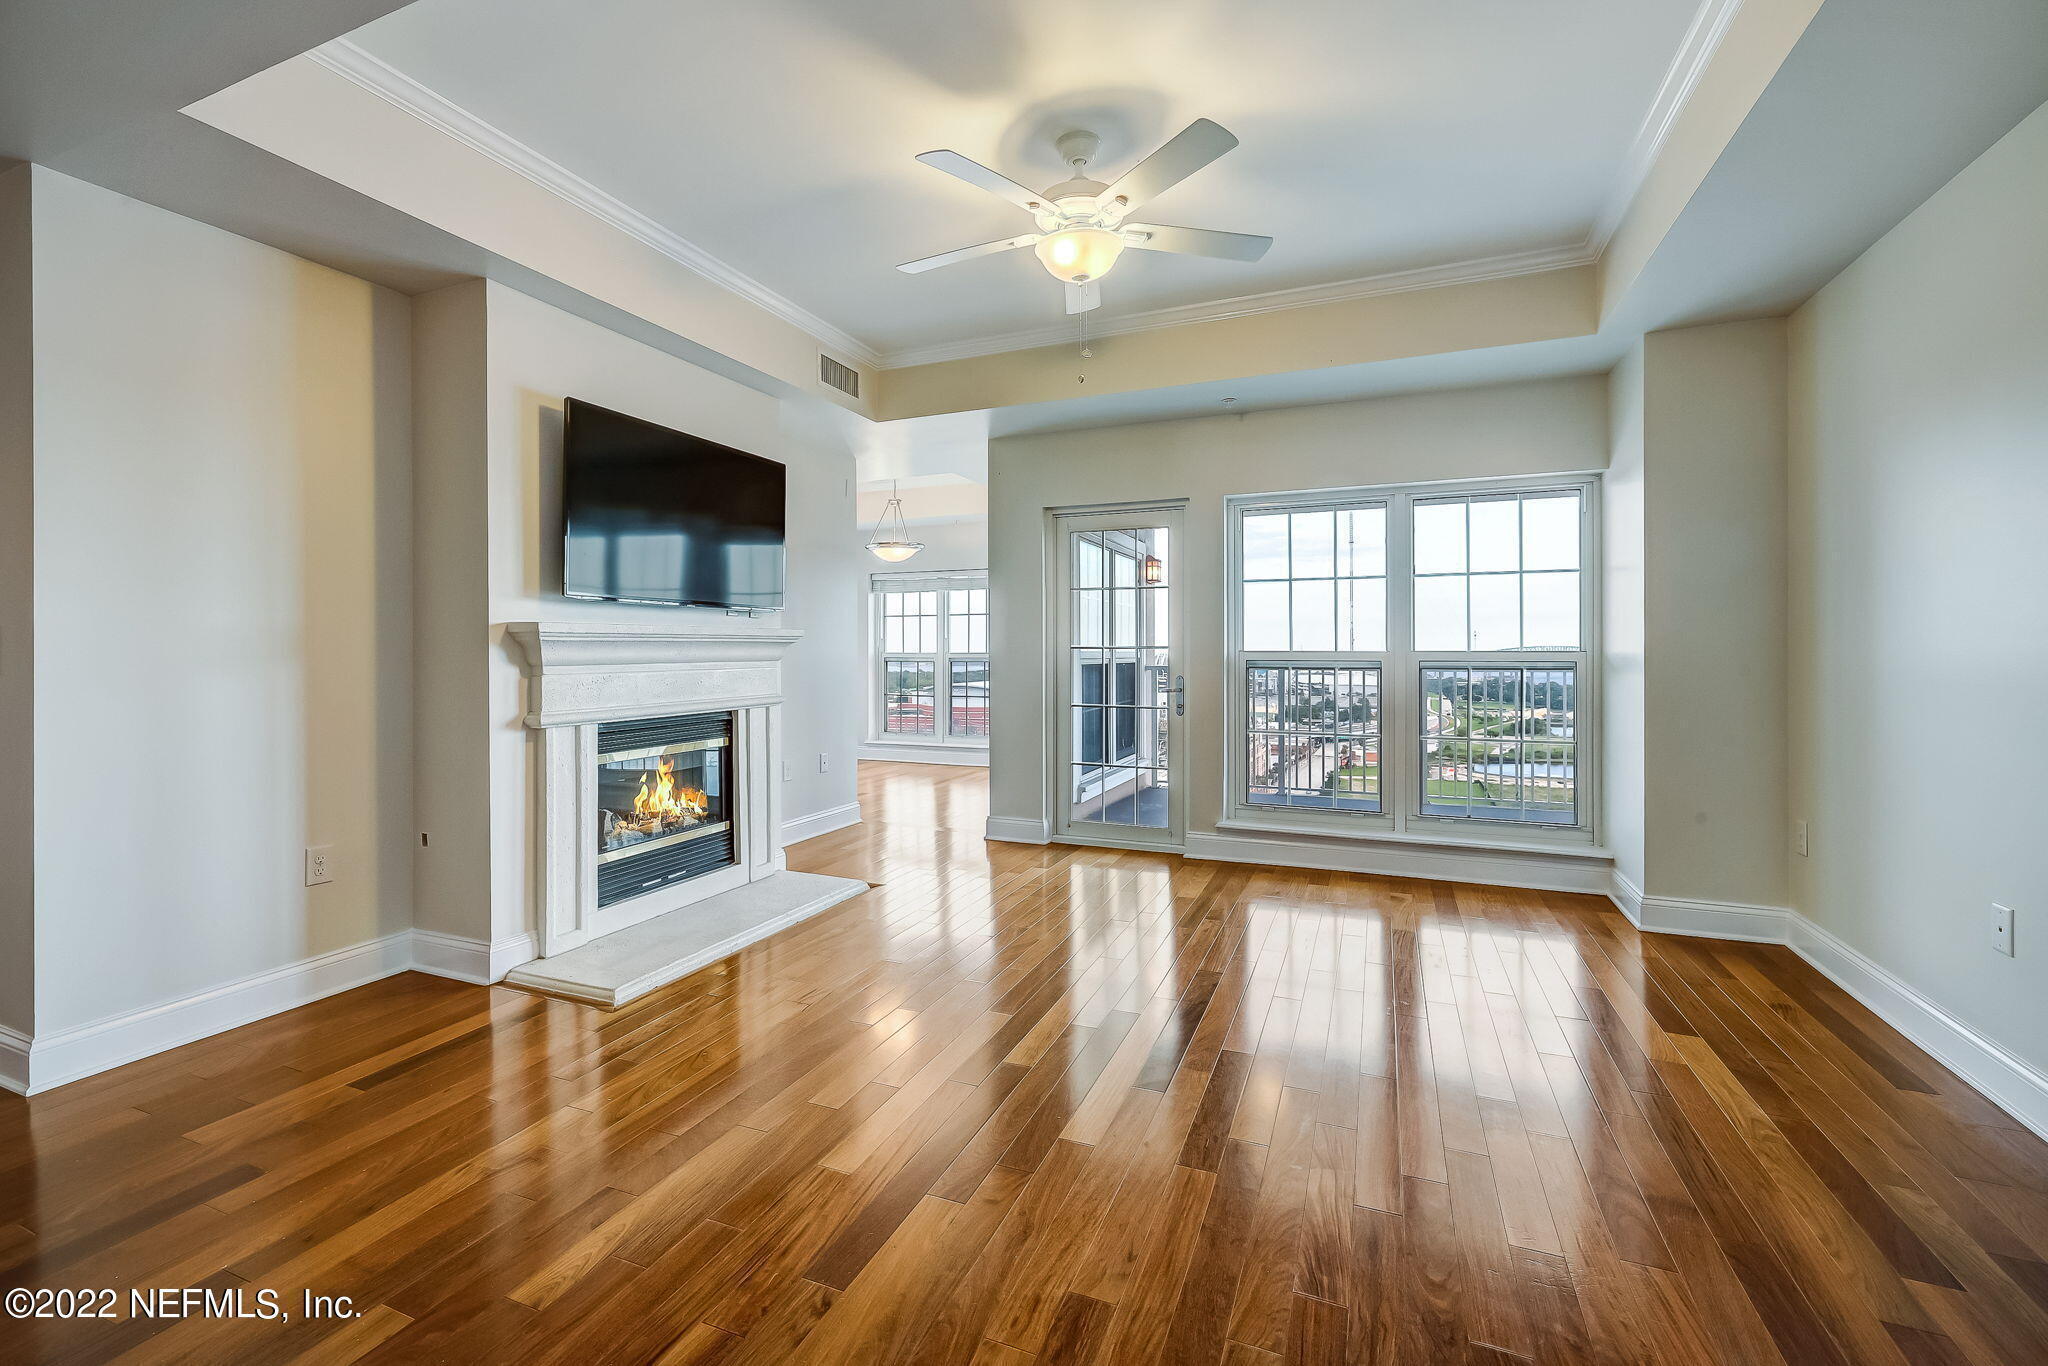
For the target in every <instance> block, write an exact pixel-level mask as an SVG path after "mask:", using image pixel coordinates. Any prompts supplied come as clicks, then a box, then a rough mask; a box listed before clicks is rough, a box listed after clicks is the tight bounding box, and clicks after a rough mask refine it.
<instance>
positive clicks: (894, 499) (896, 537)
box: [868, 479, 924, 564]
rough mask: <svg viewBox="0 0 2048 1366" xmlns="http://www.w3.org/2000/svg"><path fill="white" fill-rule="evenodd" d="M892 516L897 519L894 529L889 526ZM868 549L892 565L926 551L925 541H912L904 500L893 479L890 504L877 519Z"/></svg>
mask: <svg viewBox="0 0 2048 1366" xmlns="http://www.w3.org/2000/svg"><path fill="white" fill-rule="evenodd" d="M892 516H893V517H894V518H895V519H896V525H895V526H894V527H891V526H890V525H889V519H890V517H892ZM868 549H869V550H870V551H871V552H873V554H874V556H875V558H876V559H878V560H887V561H889V562H890V563H891V564H901V563H902V562H903V561H905V560H907V559H909V558H910V557H911V556H912V555H915V554H916V553H917V552H918V551H920V550H922V549H924V542H923V541H913V540H911V539H910V524H909V523H907V522H905V521H904V520H903V499H902V497H901V496H900V495H899V494H898V493H897V492H896V481H895V480H893V479H892V480H890V481H889V502H888V504H887V505H886V506H885V507H883V509H882V515H881V516H879V517H877V518H875V530H874V534H872V535H870V536H869V537H868Z"/></svg>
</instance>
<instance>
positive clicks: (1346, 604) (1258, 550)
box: [1243, 503, 1387, 650]
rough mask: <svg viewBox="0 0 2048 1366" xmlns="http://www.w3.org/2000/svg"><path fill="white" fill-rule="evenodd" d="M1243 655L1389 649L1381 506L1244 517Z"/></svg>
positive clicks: (1384, 513) (1383, 508) (1384, 522)
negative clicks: (1264, 652)
mask: <svg viewBox="0 0 2048 1366" xmlns="http://www.w3.org/2000/svg"><path fill="white" fill-rule="evenodd" d="M1243 579H1244V587H1243V593H1244V625H1245V632H1244V643H1245V648H1246V649H1248V650H1382V649H1385V648H1386V644H1387V509H1386V505H1385V504H1384V503H1370V504H1364V505H1361V506H1357V507H1347V508H1317V509H1314V510H1312V511H1308V512H1266V513H1247V514H1245V518H1244V576H1243Z"/></svg>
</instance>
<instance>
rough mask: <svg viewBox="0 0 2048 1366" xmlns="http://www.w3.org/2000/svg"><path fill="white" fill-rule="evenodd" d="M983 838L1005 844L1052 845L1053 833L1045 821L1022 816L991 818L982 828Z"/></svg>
mask: <svg viewBox="0 0 2048 1366" xmlns="http://www.w3.org/2000/svg"><path fill="white" fill-rule="evenodd" d="M982 838H983V839H991V840H999V841H1001V842H1002V843H1004V844H1050V843H1052V831H1051V829H1050V828H1049V827H1048V826H1047V825H1046V823H1045V822H1044V821H1035V820H1029V819H1026V818H1025V817H1022V816H990V817H989V818H988V823H987V824H986V825H984V826H983V827H982Z"/></svg>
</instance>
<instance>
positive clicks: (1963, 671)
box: [1789, 109, 2048, 1068]
mask: <svg viewBox="0 0 2048 1366" xmlns="http://www.w3.org/2000/svg"><path fill="white" fill-rule="evenodd" d="M2044 224H2048V109H2044V110H2042V111H2039V112H2036V113H2035V114H2033V115H2032V116H2031V117H2029V118H2028V119H2027V120H2026V121H2025V122H2024V123H2022V124H2020V125H2019V127H2018V128H2016V129H2014V130H2013V131H2012V132H2011V133H2009V134H2008V135H2007V136H2006V137H2005V138H2004V139H2003V140H2002V141H2001V142H1999V143H1998V144H1997V145H1996V146H1994V147H1993V148H1991V150H1989V151H1988V152H1986V153H1985V154H1984V155H1983V156H1982V157H1981V158H1979V159H1978V160H1977V161H1976V162H1975V163H1974V164H1972V165H1971V166H1970V167H1968V168H1967V169H1965V170H1964V171H1963V172H1962V173H1961V174H1959V175H1958V176H1957V177H1956V178H1955V179H1954V180H1953V181H1951V182H1950V183H1949V184H1948V185H1947V186H1946V187H1945V188H1943V189H1942V190H1941V191H1940V192H1939V193H1938V194H1936V195H1935V196H1934V197H1933V198H1932V199H1930V200H1928V201H1927V203H1925V204H1924V205H1922V206H1921V207H1920V208H1919V209H1917V210H1916V211H1915V212H1914V213H1913V214H1912V215H1911V216H1910V217H1908V218H1907V219H1906V220H1905V221H1904V222H1902V223H1901V224H1900V225H1899V226H1898V227H1897V228H1895V229H1893V230H1892V231H1891V232H1890V233H1889V234H1887V235H1886V236H1885V237H1884V238H1883V239H1881V240H1880V241H1879V242H1878V243H1877V244H1876V245H1875V246H1873V247H1872V248H1871V249H1870V250H1869V251H1868V252H1866V253H1865V254H1864V255H1863V256H1862V258H1861V259H1859V260H1858V261H1857V262H1856V263H1855V264H1854V265H1852V266H1850V267H1849V269H1848V270H1846V271H1844V272H1843V273H1842V274H1841V275H1840V276H1839V277H1837V278H1836V279H1835V280H1834V282H1833V283H1831V284H1829V285H1828V286H1827V287H1826V288H1825V289H1823V290H1822V291H1821V292H1820V293H1819V294H1818V295H1816V296H1815V297H1814V298H1813V300H1812V301H1811V302H1810V303H1808V304H1807V305H1806V306H1805V307H1804V308H1802V309H1801V310H1800V311H1799V312H1798V313H1797V314H1795V315H1794V316H1793V319H1792V324H1791V373H1792V382H1791V406H1792V437H1791V481H1790V482H1791V518H1790V542H1791V546H1792V561H1791V575H1790V592H1789V604H1790V609H1789V617H1790V631H1789V635H1790V640H1791V699H1792V714H1793V725H1792V730H1791V737H1792V738H1791V753H1792V756H1793V762H1792V801H1791V815H1792V816H1793V817H1794V818H1803V819H1806V820H1808V821H1809V822H1811V828H1812V843H1811V854H1810V856H1809V857H1807V858H1805V859H1794V860H1793V861H1792V862H1793V867H1794V876H1793V887H1794V899H1795V903H1796V904H1797V905H1798V907H1799V908H1800V909H1801V910H1802V911H1804V912H1805V913H1806V914H1807V915H1808V916H1809V917H1811V918H1812V919H1814V920H1816V921H1818V922H1819V923H1820V924H1821V925H1822V926H1823V927H1824V928H1826V929H1827V930H1829V931H1832V932H1833V933H1834V934H1835V935H1837V936H1839V937H1840V938H1841V939H1843V940H1845V941H1847V942H1848V944H1849V945H1850V946H1851V947H1853V948H1854V949H1856V950H1857V951H1859V952H1861V953H1862V954H1864V955H1865V956H1866V957H1868V958H1870V959H1872V960H1874V961H1875V962H1876V963H1877V964H1878V965H1879V966H1880V967H1882V968H1884V969H1886V970H1888V971H1890V972H1891V973H1892V974H1894V975H1895V976H1897V977H1899V978H1902V979H1903V980H1904V981H1905V982H1906V983H1907V984H1908V985H1910V986H1912V987H1914V988H1916V989H1918V990H1919V991H1921V992H1922V993H1924V994H1925V995H1927V996H1929V997H1931V998H1933V999H1934V1000H1935V1001H1937V1002H1939V1003H1940V1004H1941V1005H1942V1006H1943V1007H1944V1008H1945V1009H1947V1010H1948V1011H1949V1012H1951V1013H1952V1014H1953V1015H1955V1016H1956V1017H1957V1018H1958V1019H1959V1020H1961V1021H1962V1022H1963V1023H1965V1024H1966V1025H1968V1026H1970V1027H1972V1028H1974V1029H1976V1030H1978V1031H1980V1032H1981V1033H1982V1034H1984V1035H1985V1036H1987V1037H1989V1038H1990V1039H1992V1040H1995V1041H1996V1042H1998V1043H2000V1044H2002V1045H2003V1046H2004V1047H2005V1048H2007V1049H2008V1050H2010V1051H2011V1052H2013V1053H2015V1054H2017V1055H2018V1056H2019V1057H2020V1058H2022V1059H2024V1060H2025V1061H2027V1062H2029V1063H2031V1064H2032V1065H2033V1066H2035V1067H2036V1068H2048V992H2044V991H2043V990H2042V980H2043V976H2042V965H2043V963H2044V962H2048V895H2044V893H2043V887H2044V878H2043V871H2044V869H2048V861H2044V856H2043V853H2042V839H2043V832H2044V831H2048V795H2044V794H2048V786H2044V784H2043V783H2042V781H2041V778H2040V767H2041V763H2042V747H2041V745H2040V743H2039V740H2038V738H2037V737H2038V735H2039V732H2040V722H2039V719H2038V718H2039V716H2040V714H2041V710H2042V703H2041V694H2042V691H2043V687H2044V685H2048V569H2044V564H2048V560H2044V558H2043V549H2042V545H2043V540H2044V536H2048V252H2044V251H2043V249H2042V244H2043V240H2044V238H2043V233H2044V226H2043V225H2044ZM1994 901H1997V902H2002V903H2004V904H2006V905H2009V906H2013V907H2015V908H2016V909H2017V910H2018V913H2019V914H2018V923H2017V926H2016V930H2015V947H2016V950H2017V954H2018V956H2017V957H2016V958H2006V957H2003V956H2001V955H2000V954H1998V953H1995V952H1994V951H1993V950H1992V948H1991V910H1990V905H1991V903H1992V902H1994Z"/></svg>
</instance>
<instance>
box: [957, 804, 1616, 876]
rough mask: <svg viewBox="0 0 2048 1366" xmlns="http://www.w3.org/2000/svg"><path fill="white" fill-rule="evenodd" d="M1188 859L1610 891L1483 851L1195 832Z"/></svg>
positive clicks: (1547, 860)
mask: <svg viewBox="0 0 2048 1366" xmlns="http://www.w3.org/2000/svg"><path fill="white" fill-rule="evenodd" d="M990 824H994V822H993V821H991V822H990ZM1187 857H1189V858H1191V859H1209V860H1214V861H1217V862H1222V863H1270V864H1274V865H1276V866H1278V867H1282V868H1326V869H1329V870H1331V871H1333V872H1341V873H1370V874H1374V875H1377V876H1380V877H1417V878H1433V879H1435V880H1437V881H1440V882H1478V883H1487V884H1491V885H1493V886H1496V887H1526V888H1528V889H1530V890H1532V891H1539V892H1592V893H1596V894H1598V893H1604V892H1606V891H1607V890H1608V889H1609V877H1610V873H1611V869H1610V866H1609V864H1608V862H1607V860H1605V859H1595V858H1575V857H1572V856H1570V855H1557V856H1549V855H1524V854H1508V853H1498V852H1493V851H1489V850H1483V849H1471V850H1467V849H1443V848H1436V847H1427V846H1423V847H1414V848H1409V847H1402V846H1396V845H1390V844H1378V845H1364V844H1358V843H1337V842H1334V841H1333V842H1330V843H1320V842H1313V843H1312V842H1310V841H1307V840H1287V839H1262V838H1259V837H1257V836H1250V835H1211V834H1205V833H1203V832H1201V831H1195V830H1191V831H1189V832H1188V837H1187Z"/></svg>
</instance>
